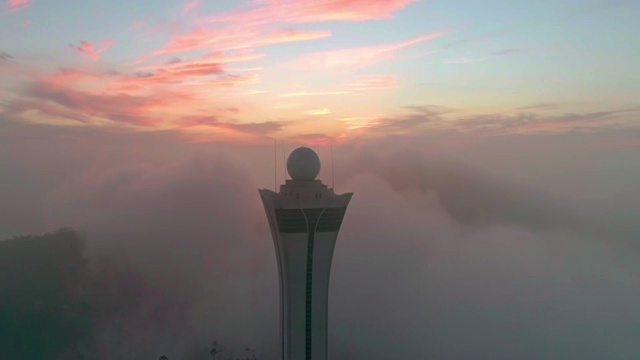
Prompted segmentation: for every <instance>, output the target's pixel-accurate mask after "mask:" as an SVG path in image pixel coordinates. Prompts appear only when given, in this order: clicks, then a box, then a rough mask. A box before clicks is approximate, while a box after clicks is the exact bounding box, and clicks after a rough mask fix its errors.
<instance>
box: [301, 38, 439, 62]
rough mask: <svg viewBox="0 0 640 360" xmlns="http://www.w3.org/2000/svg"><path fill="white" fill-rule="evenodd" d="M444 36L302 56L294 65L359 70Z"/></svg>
mask: <svg viewBox="0 0 640 360" xmlns="http://www.w3.org/2000/svg"><path fill="white" fill-rule="evenodd" d="M444 34H445V32H444V31H437V32H433V33H429V34H425V35H422V36H419V37H416V38H414V39H410V40H407V41H403V42H399V43H393V44H386V45H378V46H367V47H357V48H350V49H341V50H330V51H322V52H315V53H310V54H306V55H303V56H301V57H300V58H298V59H296V60H294V64H296V65H297V66H298V67H302V68H310V69H324V70H347V69H353V68H359V67H364V66H368V65H372V64H375V63H378V62H380V61H383V60H388V59H391V58H393V55H394V53H395V52H397V51H399V50H402V49H404V48H408V47H410V46H413V45H417V44H420V43H423V42H427V41H430V40H433V39H435V38H438V37H440V36H442V35H444Z"/></svg>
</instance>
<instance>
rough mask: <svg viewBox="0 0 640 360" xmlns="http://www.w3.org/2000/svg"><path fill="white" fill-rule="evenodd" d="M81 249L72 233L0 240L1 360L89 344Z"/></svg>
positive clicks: (89, 316)
mask: <svg viewBox="0 0 640 360" xmlns="http://www.w3.org/2000/svg"><path fill="white" fill-rule="evenodd" d="M83 251H84V242H83V240H82V239H81V238H80V237H79V236H78V235H77V234H76V233H75V232H74V231H73V230H71V229H61V230H59V231H56V232H54V233H50V234H45V235H42V236H32V235H31V236H22V237H16V238H13V239H10V240H5V241H0V294H1V295H0V359H25V360H27V359H56V358H57V357H58V356H59V354H60V353H61V352H62V351H64V350H65V349H66V348H68V347H73V346H75V345H76V344H78V343H81V342H90V341H91V339H92V336H93V334H92V329H93V320H94V318H95V311H93V310H92V306H91V299H90V296H89V295H88V294H87V293H86V291H84V289H83V288H82V286H81V285H80V284H81V283H82V282H81V281H80V280H81V276H82V274H83V272H84V270H85V269H86V261H85V259H84V257H83Z"/></svg>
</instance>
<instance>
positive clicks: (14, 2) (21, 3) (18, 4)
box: [7, 0, 31, 11]
mask: <svg viewBox="0 0 640 360" xmlns="http://www.w3.org/2000/svg"><path fill="white" fill-rule="evenodd" d="M30 2H31V1H30V0H7V8H8V9H9V11H20V10H24V9H26V8H27V6H28V5H29V3H30Z"/></svg>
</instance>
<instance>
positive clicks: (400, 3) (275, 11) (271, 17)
mask: <svg viewBox="0 0 640 360" xmlns="http://www.w3.org/2000/svg"><path fill="white" fill-rule="evenodd" d="M413 2H415V0H284V1H276V0H258V1H255V2H254V3H253V5H254V8H253V9H251V10H246V11H231V12H228V13H226V14H222V15H218V16H211V17H209V18H208V19H207V20H208V21H210V22H225V23H234V24H252V25H256V24H267V23H275V22H287V23H311V22H323V21H365V20H374V19H387V18H390V17H391V16H392V14H393V13H394V12H396V11H398V10H400V9H402V8H404V7H405V6H407V5H409V4H411V3H413Z"/></svg>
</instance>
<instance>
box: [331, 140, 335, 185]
mask: <svg viewBox="0 0 640 360" xmlns="http://www.w3.org/2000/svg"><path fill="white" fill-rule="evenodd" d="M335 186H336V184H335V176H334V175H333V141H332V142H331V188H332V189H335Z"/></svg>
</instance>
